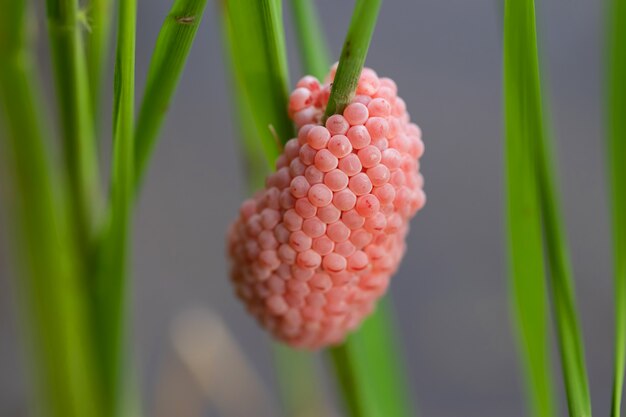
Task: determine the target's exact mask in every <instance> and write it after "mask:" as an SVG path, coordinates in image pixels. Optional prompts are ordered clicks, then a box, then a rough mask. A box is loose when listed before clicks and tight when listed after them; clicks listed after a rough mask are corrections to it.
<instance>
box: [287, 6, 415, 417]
mask: <svg viewBox="0 0 626 417" xmlns="http://www.w3.org/2000/svg"><path fill="white" fill-rule="evenodd" d="M292 7H293V9H294V18H295V23H296V26H297V27H299V31H300V32H301V33H299V36H298V40H299V45H298V46H299V47H300V50H301V51H303V57H302V60H303V64H304V65H303V66H304V70H305V71H306V72H309V73H312V74H313V75H315V76H317V77H319V78H322V77H323V76H324V73H325V72H326V71H327V68H328V58H327V53H326V48H325V41H324V39H323V37H322V36H321V30H320V29H319V27H318V26H317V21H316V20H315V19H309V20H307V19H306V18H307V17H308V16H315V9H314V8H313V4H312V3H311V2H310V1H307V0H294V1H292ZM379 7H380V2H377V4H373V3H371V2H370V3H368V2H361V3H359V4H357V6H356V8H355V14H354V17H353V19H352V22H353V25H352V26H351V28H350V30H349V32H348V39H347V40H346V46H344V51H343V53H342V59H344V64H343V67H342V63H341V61H340V64H339V66H340V67H342V68H343V70H342V71H343V74H344V75H345V74H352V76H353V77H356V78H355V79H353V80H346V79H345V78H344V82H343V83H340V84H339V86H337V78H336V79H335V80H336V82H335V83H334V84H333V90H335V89H338V88H351V89H352V91H343V92H339V93H337V92H335V94H339V96H340V97H351V96H352V94H353V92H354V89H355V88H356V83H357V81H358V77H359V75H360V74H361V69H362V67H363V63H364V62H365V55H366V54H367V47H368V45H369V42H370V38H371V36H372V32H373V30H374V24H375V22H376V13H377V11H378V9H379ZM365 9H368V11H367V13H368V14H367V19H366V21H364V20H363V16H364V12H365ZM355 22H356V23H355ZM355 25H356V26H358V27H356V28H355V27H354V26H355ZM365 38H366V39H365ZM354 43H356V44H357V46H358V47H357V49H354V50H352V49H351V46H350V45H353V44H354ZM357 50H358V51H360V53H362V56H361V57H357V58H356V59H355V60H352V61H349V62H348V64H347V65H346V63H345V59H346V58H345V57H346V56H347V57H348V59H349V58H350V56H351V55H352V54H353V52H354V51H357ZM350 65H355V67H354V68H349V67H350ZM390 310H391V306H390V301H389V298H384V299H383V300H382V301H381V302H380V304H379V307H378V309H377V311H376V312H375V313H374V314H373V315H372V316H371V317H370V318H369V319H368V320H367V321H366V322H365V323H364V324H363V326H362V327H361V328H360V329H359V330H358V331H357V332H356V333H355V334H353V335H351V336H350V337H349V338H348V339H347V340H346V342H345V343H344V344H343V345H341V346H339V347H336V348H333V349H330V356H331V359H332V361H333V365H334V368H335V371H336V374H337V379H338V382H339V386H340V388H341V390H342V393H343V397H344V400H345V403H346V406H347V408H348V410H349V412H350V414H351V415H352V416H353V417H369V416H394V417H410V416H415V412H414V410H413V407H412V404H411V400H410V397H409V395H408V388H407V380H408V379H407V377H406V375H405V374H404V372H402V367H401V365H400V363H401V359H402V355H400V353H399V348H398V347H397V346H396V343H397V340H398V338H397V335H396V334H395V331H394V325H393V317H392V314H391V312H390Z"/></svg>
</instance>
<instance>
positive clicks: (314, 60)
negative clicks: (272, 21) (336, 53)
mask: <svg viewBox="0 0 626 417" xmlns="http://www.w3.org/2000/svg"><path fill="white" fill-rule="evenodd" d="M291 12H292V15H293V21H294V27H295V30H296V35H297V37H298V47H299V50H300V60H301V61H302V68H303V69H304V72H306V73H307V74H310V75H313V76H314V77H316V78H317V79H320V80H322V79H323V78H324V76H325V75H326V72H328V65H329V61H330V59H329V57H328V56H329V54H328V48H327V46H326V40H325V39H324V32H323V30H322V25H320V22H319V16H318V13H317V9H316V8H315V5H314V4H313V1H312V0H291Z"/></svg>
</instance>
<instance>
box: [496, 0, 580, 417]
mask: <svg viewBox="0 0 626 417" xmlns="http://www.w3.org/2000/svg"><path fill="white" fill-rule="evenodd" d="M504 30H505V89H506V96H505V97H506V98H507V124H509V123H510V124H511V125H510V126H507V133H508V135H511V136H510V138H509V139H508V140H509V141H510V140H514V139H515V136H516V135H519V138H518V139H519V140H525V141H529V142H530V143H529V144H528V145H526V146H528V148H526V150H527V151H529V152H531V157H532V158H533V162H532V168H533V169H534V172H533V173H532V174H533V175H534V181H535V187H536V193H537V195H538V201H539V207H540V210H541V217H542V224H543V233H544V241H545V245H546V246H545V250H546V254H547V256H548V261H549V262H548V266H549V271H550V284H551V289H552V292H551V295H552V306H553V311H554V318H555V323H556V328H557V334H558V342H559V350H560V354H561V365H562V368H563V378H564V382H565V388H566V393H567V400H568V406H569V412H570V415H571V416H575V417H589V416H591V401H590V398H589V387H588V378H587V371H586V366H585V358H584V349H583V344H582V337H581V333H580V328H579V327H580V326H579V324H578V317H577V312H576V303H575V296H574V285H573V278H572V271H571V265H570V260H569V255H568V249H567V243H566V239H565V231H564V227H563V224H562V216H561V215H560V213H561V210H560V207H559V197H558V194H557V188H556V185H555V184H556V181H555V178H554V177H555V174H554V168H553V167H552V155H551V144H550V142H549V137H548V135H547V134H546V129H545V126H544V120H543V110H542V96H541V82H540V71H539V58H538V52H537V38H536V24H535V7H534V2H533V0H507V1H506V3H505V29H504ZM515 119H517V120H515ZM514 129H518V130H517V132H516V131H514ZM517 149H518V150H519V151H522V150H521V149H520V148H517ZM522 149H524V148H522ZM527 167H528V166H527ZM518 174H519V173H518ZM525 174H526V175H528V172H526V173H525ZM522 175H523V174H522ZM509 192H510V193H513V192H516V190H513V189H512V190H510V191H509ZM531 209H532V207H531ZM526 244H528V242H526Z"/></svg>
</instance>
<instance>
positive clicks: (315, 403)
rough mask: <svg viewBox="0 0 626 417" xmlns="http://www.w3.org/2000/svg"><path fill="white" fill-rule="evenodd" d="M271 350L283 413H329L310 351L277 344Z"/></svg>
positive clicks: (293, 416)
mask: <svg viewBox="0 0 626 417" xmlns="http://www.w3.org/2000/svg"><path fill="white" fill-rule="evenodd" d="M272 350H273V352H274V365H275V369H276V374H277V376H278V385H279V388H280V389H279V391H280V394H281V399H282V403H283V412H284V415H286V416H290V417H304V416H327V415H331V414H332V412H331V411H330V410H329V408H328V404H327V402H326V398H325V397H324V393H323V392H322V390H321V387H320V384H319V381H320V378H319V375H318V372H317V370H316V368H315V365H316V364H315V357H314V356H313V354H312V353H311V352H303V351H298V350H295V349H292V348H290V347H288V346H285V345H282V344H278V343H274V345H273V349H272Z"/></svg>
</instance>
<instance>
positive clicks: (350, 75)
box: [324, 0, 382, 118]
mask: <svg viewBox="0 0 626 417" xmlns="http://www.w3.org/2000/svg"><path fill="white" fill-rule="evenodd" d="M381 2H382V0H357V2H356V4H355V5H354V12H353V13H352V20H351V21H350V27H349V28H348V34H347V35H346V40H345V41H344V43H343V49H342V50H341V57H340V58H339V66H338V67H337V74H336V75H335V81H334V82H333V88H332V90H331V92H330V98H329V100H328V106H327V107H326V114H325V115H324V118H328V117H330V116H332V115H333V114H336V113H339V114H341V113H343V109H344V108H345V107H346V106H347V105H348V104H349V103H350V102H351V101H352V97H354V92H355V91H356V85H357V83H358V82H359V76H360V75H361V70H362V69H363V65H364V64H365V57H366V56H367V50H368V49H369V46H370V41H371V40H372V34H373V33H374V28H375V27H376V19H377V18H378V12H379V10H380V4H381Z"/></svg>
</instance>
